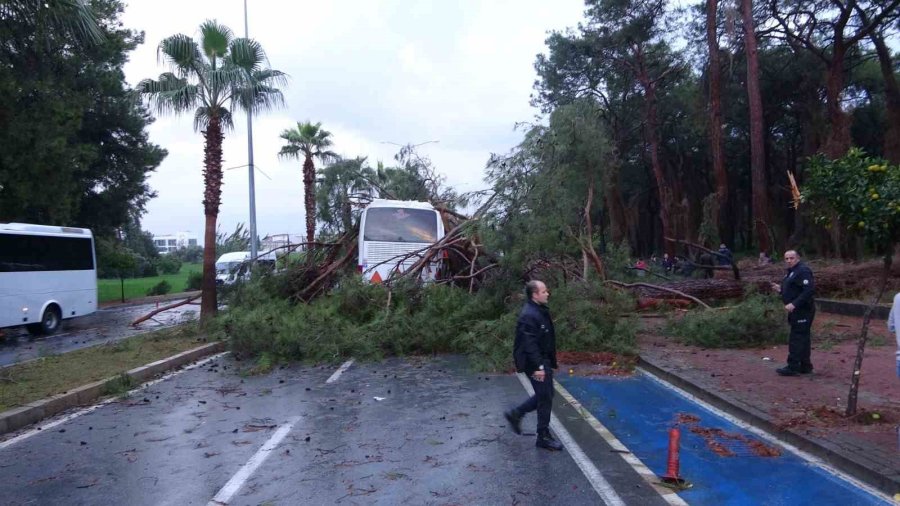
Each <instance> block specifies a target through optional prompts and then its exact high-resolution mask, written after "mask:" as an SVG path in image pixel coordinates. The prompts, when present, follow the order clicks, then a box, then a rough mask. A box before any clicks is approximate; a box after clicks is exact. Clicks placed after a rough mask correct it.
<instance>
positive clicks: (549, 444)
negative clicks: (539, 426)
mask: <svg viewBox="0 0 900 506" xmlns="http://www.w3.org/2000/svg"><path fill="white" fill-rule="evenodd" d="M534 446H537V447H538V448H544V449H546V450H550V451H555V452H558V451H561V450H562V449H563V445H562V443H560V442H559V441H557V440H556V439H553V436H552V435H551V434H550V431H549V430H547V431H544V432H538V436H537V441H535V443H534Z"/></svg>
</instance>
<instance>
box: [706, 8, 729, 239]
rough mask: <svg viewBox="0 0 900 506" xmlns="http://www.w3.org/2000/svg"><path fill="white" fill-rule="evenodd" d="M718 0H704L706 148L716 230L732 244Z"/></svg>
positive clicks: (720, 237)
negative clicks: (709, 157)
mask: <svg viewBox="0 0 900 506" xmlns="http://www.w3.org/2000/svg"><path fill="white" fill-rule="evenodd" d="M718 4H719V2H718V0H707V1H706V44H707V47H708V48H709V147H710V152H711V154H712V165H713V175H714V176H715V180H716V200H717V201H718V206H717V209H718V213H717V215H716V216H715V218H716V231H717V232H718V233H719V239H720V240H721V241H722V242H725V243H727V244H731V245H732V246H733V245H734V237H733V235H732V230H733V228H732V227H731V226H729V224H730V222H731V220H729V219H728V214H729V213H728V172H726V171H725V156H724V154H723V152H722V151H723V149H722V68H721V67H720V65H719V41H718V39H717V38H716V12H717V7H718Z"/></svg>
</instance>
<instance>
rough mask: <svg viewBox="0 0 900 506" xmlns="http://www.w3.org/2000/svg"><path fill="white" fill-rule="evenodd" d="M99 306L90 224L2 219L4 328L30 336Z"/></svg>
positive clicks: (0, 313) (0, 321)
mask: <svg viewBox="0 0 900 506" xmlns="http://www.w3.org/2000/svg"><path fill="white" fill-rule="evenodd" d="M96 310H97V260H96V256H95V254H94V236H93V234H91V231H90V230H88V229H86V228H70V227H50V226H46V225H30V224H27V223H0V328H2V327H12V326H17V325H25V326H26V328H27V329H28V331H29V332H31V333H32V334H50V333H53V332H56V331H57V330H59V327H60V325H61V324H62V320H64V319H67V318H73V317H75V316H84V315H86V314H90V313H93V312H94V311H96Z"/></svg>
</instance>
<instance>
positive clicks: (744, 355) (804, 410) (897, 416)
mask: <svg viewBox="0 0 900 506" xmlns="http://www.w3.org/2000/svg"><path fill="white" fill-rule="evenodd" d="M648 320H649V319H648ZM655 323H656V322H652V321H647V325H646V327H647V330H646V331H644V332H642V333H641V335H640V337H639V344H640V355H641V365H643V366H644V367H645V368H647V369H648V370H649V371H650V372H653V373H655V374H658V375H660V376H662V377H663V378H664V379H666V380H667V381H669V382H671V383H673V384H675V385H676V386H679V387H681V388H683V389H685V390H687V391H689V392H690V393H692V394H694V395H696V396H698V397H700V398H702V399H703V400H705V401H707V402H709V403H711V404H713V405H715V406H717V407H718V408H720V409H722V410H724V411H726V412H729V413H731V414H732V415H735V416H737V417H738V418H741V419H743V420H745V421H747V422H749V423H751V424H753V425H755V426H757V427H760V428H762V429H764V430H767V431H768V432H770V433H773V434H775V435H776V436H778V437H779V438H781V439H782V440H784V441H786V442H788V443H790V444H793V445H794V446H796V447H798V448H800V449H801V450H803V451H806V452H808V453H810V454H813V455H815V456H817V457H820V458H822V459H823V460H824V461H826V462H828V463H829V464H831V465H832V466H834V467H835V468H838V469H840V470H842V471H844V472H846V473H847V474H850V475H852V476H854V477H856V478H857V479H859V480H860V481H863V482H865V483H868V484H870V485H871V486H873V487H875V488H877V489H878V490H880V491H882V492H884V493H886V494H888V495H889V496H894V494H897V493H900V441H898V432H897V431H898V428H897V427H898V424H900V378H897V375H896V362H895V351H896V345H895V342H894V340H893V339H890V340H888V339H886V338H885V336H888V335H889V334H888V332H887V330H886V329H885V328H884V327H885V322H884V321H883V320H873V321H872V323H871V324H870V333H869V343H868V345H867V346H866V352H865V356H864V359H863V365H862V378H861V381H860V388H859V395H858V403H857V407H858V410H857V411H858V413H859V414H858V415H857V416H856V417H855V419H847V418H845V417H844V416H843V413H844V410H845V409H846V406H847V394H848V392H849V389H850V378H851V374H852V368H853V361H854V359H855V357H856V340H855V337H856V336H857V335H858V334H859V329H860V328H861V318H854V317H848V316H838V315H833V314H827V313H819V315H817V317H816V325H815V328H814V330H813V345H812V348H813V350H812V361H813V364H814V366H815V371H814V373H813V374H811V375H803V376H798V377H782V376H779V375H778V374H776V372H775V369H776V368H778V367H781V366H783V365H784V362H785V358H786V356H787V346H786V345H779V346H774V347H771V346H770V347H766V348H762V349H760V348H751V349H743V350H734V349H703V348H698V347H695V346H686V345H683V344H680V343H678V342H676V341H675V340H674V339H672V338H668V337H664V336H660V335H657V334H656V333H655ZM873 334H874V335H873ZM873 413H877V414H878V415H877V417H873V416H872V414H873Z"/></svg>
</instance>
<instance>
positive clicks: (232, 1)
mask: <svg viewBox="0 0 900 506" xmlns="http://www.w3.org/2000/svg"><path fill="white" fill-rule="evenodd" d="M248 7H249V28H250V35H251V36H252V37H254V38H256V39H257V40H259V41H260V42H261V43H262V45H263V47H265V49H266V51H267V52H268V56H269V60H270V62H271V64H272V66H273V67H274V68H277V69H279V70H282V71H285V72H287V73H288V74H289V75H290V78H291V80H290V84H289V86H288V87H287V88H286V89H285V100H286V102H287V108H286V109H285V110H282V111H277V112H275V113H270V114H267V115H265V116H261V117H259V118H254V124H253V133H254V153H255V163H256V165H257V167H258V168H260V170H262V171H263V172H265V174H266V175H267V176H268V177H266V176H263V175H262V174H261V173H257V175H256V178H255V179H256V205H257V223H258V230H259V233H260V235H265V234H267V233H294V234H297V233H302V232H303V230H304V227H305V225H304V216H303V192H302V181H301V176H300V162H297V161H286V160H279V159H278V157H277V153H278V150H279V149H280V147H281V139H279V134H280V132H281V131H282V130H284V129H285V128H291V127H292V126H294V125H295V124H296V122H297V121H306V120H312V121H321V122H322V124H323V127H324V128H326V129H327V130H329V131H331V132H332V134H333V138H334V142H335V151H337V152H338V153H340V154H342V155H344V156H347V157H354V156H368V157H369V161H370V163H371V164H373V165H374V164H375V163H376V162H377V161H378V160H382V161H384V162H385V163H390V162H391V161H392V158H393V155H394V154H395V153H396V151H397V149H398V148H397V146H395V145H392V144H389V143H398V144H404V143H408V142H409V143H421V142H425V141H431V140H438V141H439V142H438V143H431V144H426V145H423V146H422V147H421V148H420V149H421V151H422V153H423V154H425V155H427V156H429V157H430V158H431V159H432V161H433V162H434V164H435V166H436V167H437V169H438V170H439V171H440V172H441V173H443V174H444V175H445V176H446V177H447V181H448V183H450V184H452V185H453V186H455V187H456V188H457V189H458V190H459V191H469V190H475V189H481V188H483V187H484V186H485V185H484V183H483V181H482V179H483V169H484V164H485V162H486V161H487V159H488V156H489V155H490V153H491V152H505V151H507V150H509V149H510V148H512V147H513V146H515V145H516V144H517V143H518V142H519V140H520V139H521V134H520V133H518V132H514V131H513V125H514V124H515V122H517V121H523V120H529V119H531V118H532V117H533V115H534V114H535V110H534V109H532V108H531V107H530V106H529V105H528V99H529V94H530V93H531V89H532V83H533V81H534V79H535V74H534V69H533V63H534V58H535V55H536V54H537V53H539V52H543V51H544V50H545V48H544V44H543V42H544V39H545V38H546V32H547V31H549V30H562V29H565V28H566V27H571V26H574V25H575V24H576V23H577V22H578V21H579V20H580V19H581V13H582V9H583V3H582V1H581V0H560V1H557V2H552V3H551V2H544V1H541V0H518V1H513V0H493V1H491V2H478V1H474V0H471V1H464V2H441V1H437V0H433V1H417V2H405V1H400V0H394V1H390V0H381V1H368V2H363V1H350V0H340V1H333V2H319V3H308V2H304V3H285V2H276V1H275V0H251V1H250V2H248ZM172 12H177V13H178V15H177V16H173V15H172V14H171V13H172ZM211 17H215V18H216V19H217V20H218V21H219V22H221V23H223V24H225V25H227V26H229V27H231V28H232V29H233V30H235V32H236V33H237V34H238V35H243V32H244V29H243V27H244V24H243V2H242V1H240V0H218V1H213V0H191V1H189V2H186V1H183V0H181V1H177V2H176V1H174V0H156V1H153V2H150V1H140V2H138V1H133V2H131V3H130V4H129V5H128V6H127V7H126V10H125V14H124V16H123V21H124V24H125V26H127V27H129V28H133V29H138V30H145V32H146V43H145V44H144V45H143V46H141V47H139V48H138V49H137V50H136V51H135V52H134V53H133V54H132V55H131V58H130V62H129V63H128V64H127V65H126V68H125V71H126V78H127V79H128V81H129V82H130V83H132V84H136V83H137V82H138V81H139V80H141V79H143V78H146V77H154V76H157V75H158V74H159V73H160V72H162V71H164V70H165V69H164V68H163V67H162V66H160V65H159V64H158V63H157V59H156V46H157V45H158V43H159V41H160V40H162V39H163V38H164V37H167V36H169V35H173V34H175V33H185V34H188V35H190V36H196V35H197V27H198V26H199V25H200V23H202V22H203V21H204V20H205V19H207V18H211ZM235 122H236V125H235V129H234V131H232V132H228V133H227V135H226V140H225V144H224V153H225V163H224V167H233V166H239V165H245V164H246V163H247V138H246V135H247V134H246V119H245V116H243V115H238V116H237V117H236V118H235ZM150 135H151V139H152V140H153V142H156V143H158V144H160V145H161V146H163V147H164V148H166V149H168V150H169V156H168V158H167V159H166V160H165V161H164V162H163V164H162V165H161V166H160V168H159V169H158V170H157V171H156V173H154V174H153V175H152V176H151V178H150V184H151V186H152V188H153V189H154V190H156V191H157V192H158V197H157V198H156V199H154V200H152V201H151V202H150V203H149V204H148V213H147V215H146V216H145V217H144V220H143V223H144V227H145V228H146V229H148V230H150V231H152V232H155V233H168V232H174V231H177V230H191V231H193V232H195V233H197V234H198V235H201V236H202V233H203V225H204V220H203V209H202V204H201V201H202V199H203V196H202V189H203V178H202V168H203V167H202V160H203V138H202V136H201V135H200V134H199V133H197V132H194V131H193V127H192V124H191V117H190V116H185V117H160V118H158V120H157V122H156V123H155V124H154V125H153V126H152V127H151V128H150ZM247 172H248V169H247V168H246V167H245V168H239V169H233V170H228V171H226V173H225V185H224V187H223V195H222V207H221V211H220V215H219V223H220V224H221V226H222V229H223V230H226V231H229V232H230V231H231V230H233V229H234V227H235V225H236V224H237V223H239V222H246V221H247V219H248V218H247V216H248V199H249V196H248V195H249V189H248V177H247Z"/></svg>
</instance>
